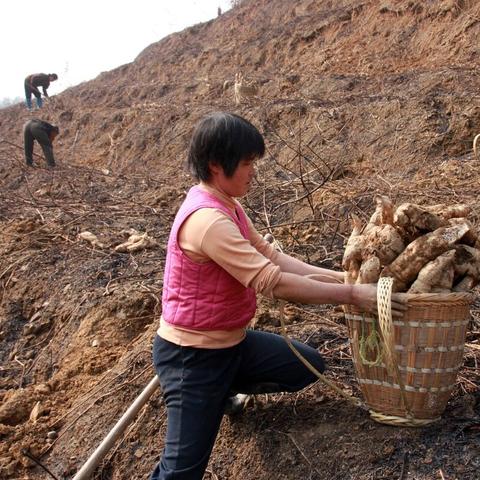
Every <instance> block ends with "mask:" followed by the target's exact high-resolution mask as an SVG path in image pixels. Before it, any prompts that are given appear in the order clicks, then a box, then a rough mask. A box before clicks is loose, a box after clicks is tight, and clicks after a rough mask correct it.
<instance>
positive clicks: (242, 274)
mask: <svg viewBox="0 0 480 480" xmlns="http://www.w3.org/2000/svg"><path fill="white" fill-rule="evenodd" d="M200 186H201V188H204V189H205V190H207V191H208V192H210V193H211V194H213V195H215V196H216V197H217V198H219V199H220V200H221V201H222V203H224V204H225V205H226V206H227V207H229V208H231V209H232V211H234V208H235V204H237V205H238V202H237V201H236V200H235V199H234V198H232V197H228V196H226V195H225V194H223V193H222V192H219V191H218V190H216V189H213V188H212V187H210V186H208V185H206V184H204V183H201V184H200ZM249 230H250V241H249V240H246V239H244V238H243V237H242V235H241V233H240V232H239V230H238V228H237V226H236V225H235V223H234V222H233V221H232V220H231V219H230V218H229V217H228V216H227V215H225V214H224V213H223V212H222V211H220V210H217V209H213V208H201V209H199V210H197V211H196V212H194V213H192V215H190V217H188V218H187V220H185V222H184V224H183V226H182V227H181V229H180V231H179V244H180V247H181V248H182V250H183V252H184V253H185V255H187V256H188V257H189V258H190V259H192V260H193V261H195V262H208V261H212V260H213V261H214V262H216V263H217V264H218V265H220V266H221V267H223V268H224V269H225V270H227V272H228V273H230V275H232V276H233V277H235V278H236V279H237V280H238V281H239V282H240V283H242V285H244V286H245V287H251V288H253V289H254V290H255V291H256V292H257V293H261V294H262V295H264V296H267V297H270V298H272V297H273V294H272V290H273V289H274V288H275V286H276V284H277V282H278V281H279V279H280V273H281V272H280V267H279V266H277V265H276V264H275V259H276V256H277V255H278V254H277V252H276V251H275V248H274V247H273V246H272V245H270V244H269V243H268V242H267V241H265V240H264V239H263V237H262V235H260V234H259V233H258V232H257V230H256V229H255V227H254V226H253V224H252V222H251V221H250V220H249ZM157 333H158V335H159V336H160V337H162V338H164V339H165V340H167V341H169V342H172V343H175V344H177V345H181V346H184V347H198V348H227V347H231V346H233V345H236V344H237V343H239V342H241V341H242V340H243V338H244V337H245V329H244V328H240V329H236V330H209V331H199V330H191V329H186V328H181V327H176V326H173V325H170V324H168V323H167V322H165V321H164V320H163V318H160V328H159V329H158V331H157Z"/></svg>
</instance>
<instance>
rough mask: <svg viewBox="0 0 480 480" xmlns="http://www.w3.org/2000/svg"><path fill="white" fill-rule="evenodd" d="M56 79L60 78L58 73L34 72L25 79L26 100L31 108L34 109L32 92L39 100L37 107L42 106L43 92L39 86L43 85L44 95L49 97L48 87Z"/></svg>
mask: <svg viewBox="0 0 480 480" xmlns="http://www.w3.org/2000/svg"><path fill="white" fill-rule="evenodd" d="M55 80H58V75H57V74H56V73H48V74H47V73H34V74H33V75H29V76H28V77H27V78H26V79H25V82H24V86H25V102H26V103H27V108H28V109H29V110H31V109H32V94H33V95H34V96H35V99H36V101H37V108H42V105H43V102H42V94H41V93H40V90H39V89H38V87H42V89H43V96H44V97H46V98H48V93H47V89H48V87H49V86H50V82H54V81H55Z"/></svg>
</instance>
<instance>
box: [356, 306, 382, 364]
mask: <svg viewBox="0 0 480 480" xmlns="http://www.w3.org/2000/svg"><path fill="white" fill-rule="evenodd" d="M361 323H362V336H361V337H360V341H359V354H360V360H361V361H362V363H363V364H364V365H368V366H369V367H377V366H378V365H380V364H381V363H382V359H383V349H382V348H381V338H380V334H379V333H378V330H377V326H376V324H377V321H376V319H375V318H373V321H372V329H371V331H370V334H369V335H368V337H367V338H365V323H366V320H365V314H364V315H363V320H362V322H361ZM368 352H371V353H373V354H375V358H374V360H369V359H368V358H367V356H368Z"/></svg>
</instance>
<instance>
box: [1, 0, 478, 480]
mask: <svg viewBox="0 0 480 480" xmlns="http://www.w3.org/2000/svg"><path fill="white" fill-rule="evenodd" d="M479 19H480V6H478V5H477V2H469V1H459V0H458V1H428V2H414V1H411V2H410V1H409V2H407V1H387V2H380V1H370V2H368V1H364V2H360V1H353V0H350V1H349V0H341V1H335V2H334V1H324V2H317V1H307V0H305V1H298V2H295V3H293V2H291V1H288V0H270V1H267V0H259V1H255V2H253V1H243V2H241V4H240V6H238V7H236V8H234V9H232V10H231V11H230V12H228V13H227V14H225V15H223V16H222V17H220V18H218V19H215V20H212V21H211V22H208V23H205V24H201V25H197V26H195V27H192V28H190V29H187V30H185V31H183V32H180V33H178V34H174V35H171V36H169V37H167V38H165V39H163V40H162V41H160V42H158V43H156V44H153V45H151V46H149V47H148V48H147V49H145V50H144V51H143V52H142V53H141V54H140V55H139V56H138V58H137V59H136V60H135V61H134V62H133V63H131V64H128V65H124V66H122V67H119V68H117V69H115V70H113V71H111V72H105V73H102V74H101V75H99V77H97V78H96V79H95V80H92V81H90V82H86V83H83V84H81V85H79V86H76V87H73V88H71V89H69V90H68V91H66V92H64V93H62V94H60V95H58V96H56V97H55V98H53V99H52V101H51V102H50V103H49V104H48V105H47V107H46V108H44V109H43V110H42V111H41V118H44V119H46V120H50V121H52V122H55V123H58V124H59V125H60V128H61V132H62V133H61V135H60V137H59V139H58V143H57V145H56V149H55V151H56V155H57V157H58V159H59V163H60V167H61V168H59V169H58V170H56V171H55V172H54V173H51V172H48V171H46V170H44V169H43V163H42V161H39V163H38V165H39V168H36V169H34V170H33V171H26V170H25V168H24V167H23V164H22V152H21V149H20V148H19V146H21V126H22V124H23V123H24V122H25V120H26V119H27V118H29V115H28V114H27V112H25V111H24V109H23V108H22V106H15V107H11V108H8V109H4V110H2V111H1V112H0V139H1V140H2V142H1V143H0V182H1V188H0V221H1V222H2V228H1V229H0V302H1V303H0V331H1V333H0V335H1V340H2V343H1V347H0V360H1V369H0V381H1V393H0V395H1V400H2V405H1V406H0V441H1V442H2V443H1V447H0V469H1V470H0V478H12V479H13V478H18V479H20V478H32V479H37V478H38V479H46V478H51V475H50V474H48V473H46V472H45V471H44V470H43V469H42V468H41V467H39V466H38V465H36V464H35V463H34V462H33V461H32V460H29V459H28V457H26V456H25V455H24V454H22V449H28V451H29V452H30V455H31V456H32V455H33V456H34V457H35V458H38V459H39V462H40V463H42V464H43V465H44V466H45V467H46V468H48V469H49V470H50V472H52V473H53V474H54V475H55V476H56V477H57V478H71V477H72V476H73V474H74V472H75V471H76V469H77V468H79V466H81V465H82V463H83V462H84V461H85V459H86V458H87V457H88V455H89V453H90V452H91V451H92V450H93V449H94V448H95V446H96V445H97V444H98V443H99V441H100V440H101V439H102V438H103V436H105V435H106V433H107V432H108V430H109V428H110V427H111V426H112V425H113V424H114V423H115V421H116V419H117V418H118V417H119V416H120V415H121V413H122V412H123V411H124V410H125V409H126V407H127V406H128V404H129V403H130V402H131V401H132V400H133V398H134V397H135V396H136V395H137V394H138V392H139V391H140V390H141V389H142V388H143V386H144V385H145V384H146V383H147V382H148V381H149V380H150V378H151V376H152V374H153V372H152V370H151V368H150V344H151V339H152V337H153V334H154V331H155V328H156V319H155V315H156V314H158V312H159V311H160V308H161V306H160V302H159V298H160V296H161V278H162V268H163V258H164V247H165V238H166V235H167V233H168V228H169V225H170V223H171V221H172V218H173V214H174V212H175V209H176V208H177V206H178V204H179V202H180V201H181V198H182V196H183V194H184V192H185V189H186V188H188V185H190V183H191V180H190V179H189V177H188V176H187V175H186V174H185V173H183V171H182V169H181V162H182V159H183V157H184V153H185V148H186V145H187V142H188V138H189V134H190V132H191V128H192V125H193V124H194V123H195V121H196V120H197V119H198V118H199V117H201V116H202V115H203V114H204V113H206V112H208V111H211V110H214V109H228V110H232V111H235V112H238V113H240V114H242V115H244V116H246V117H248V118H249V119H251V120H252V121H253V122H254V123H255V124H256V125H258V126H259V128H260V129H261V130H262V131H263V133H264V134H265V137H266V140H267V145H268V154H267V156H266V158H265V160H264V162H263V163H262V165H260V166H259V173H258V182H257V183H258V184H257V185H256V187H255V188H254V189H253V191H252V192H251V194H250V195H249V196H248V198H246V199H245V205H246V207H247V209H248V211H249V213H250V215H251V216H252V218H254V220H255V221H256V223H257V225H258V227H259V228H266V227H267V226H268V225H270V226H271V227H272V231H273V233H274V234H275V235H276V236H277V237H278V238H279V239H280V240H281V241H282V243H283V245H284V247H285V248H286V249H287V250H288V251H289V252H291V253H294V254H296V255H299V256H301V257H302V258H305V259H307V260H308V261H311V262H315V263H317V264H321V265H326V266H333V267H336V268H339V260H340V258H341V249H342V245H343V240H344V237H345V235H347V234H348V231H349V226H348V224H347V221H346V218H347V216H348V214H349V213H351V212H354V213H357V214H359V215H360V216H363V217H367V216H368V215H369V214H370V213H371V210H372V203H371V199H372V195H373V194H374V193H383V194H387V195H389V196H391V197H392V198H393V199H394V200H395V201H397V202H399V201H403V200H409V201H415V202H419V203H439V202H440V201H442V202H468V203H470V204H472V206H473V220H474V222H475V223H476V224H477V226H478V221H479V220H478V215H479V212H480V210H479V202H478V190H479V174H478V167H479V161H478V160H477V159H475V158H474V157H473V156H472V153H471V142H472V138H473V136H474V135H475V134H476V133H479V131H480V126H479V125H480V122H479V120H480V103H479V94H478V92H479V91H480V89H479V87H480V81H479V78H478V74H477V73H476V68H475V67H476V59H477V58H478V48H479V47H478V43H477V39H478V35H479V29H480V22H479ZM238 70H241V71H243V73H244V75H245V76H246V77H247V78H249V79H251V80H252V81H255V82H256V83H257V85H258V86H259V98H258V99H255V100H251V101H249V102H246V103H244V104H242V105H241V106H236V105H235V104H234V103H233V93H232V89H231V88H227V89H226V90H225V91H224V90H223V88H222V87H223V84H224V81H225V80H232V78H233V76H234V73H235V72H236V71H238ZM39 116H40V115H39ZM128 228H135V229H137V230H139V231H142V232H144V231H147V232H148V233H149V234H150V235H152V236H153V237H154V238H155V239H156V240H157V241H158V244H159V245H158V247H157V248H153V249H150V250H144V251H141V252H138V253H135V254H132V255H128V254H119V253H115V252H114V251H113V247H114V246H115V245H117V244H118V243H120V242H121V241H122V240H123V239H124V236H125V233H122V231H124V230H126V229H128ZM84 230H90V231H92V232H94V233H95V234H97V235H98V237H99V238H100V241H101V242H102V243H103V245H104V246H103V247H102V248H99V247H92V246H91V245H90V244H88V243H85V242H82V241H80V240H79V239H78V233H79V232H81V231H84ZM276 317H277V315H276V312H275V309H274V306H273V305H270V304H267V303H262V305H261V307H260V309H259V315H258V316H257V318H256V328H265V329H269V330H272V331H278V324H277V320H276ZM473 317H474V322H473V323H472V329H471V333H470V334H469V337H468V342H469V343H470V344H472V345H478V342H479V335H480V334H479V330H480V326H479V320H478V319H479V315H478V307H477V306H475V307H474V309H473ZM332 321H335V322H336V323H332ZM289 322H290V325H289V327H288V328H289V333H290V334H291V335H292V336H296V337H299V338H302V339H304V340H308V341H309V342H310V343H311V344H312V345H315V346H317V347H318V348H319V349H320V350H321V351H322V352H323V353H324V355H325V356H326V357H327V358H328V360H329V363H330V365H331V369H330V374H331V376H332V377H333V378H336V379H337V380H338V381H339V382H340V383H341V384H343V385H344V387H345V388H346V389H348V390H353V391H354V392H355V393H358V392H357V388H356V385H355V382H354V376H353V369H352V363H351V359H350V357H349V350H348V344H347V342H346V329H345V326H344V324H343V321H342V318H341V315H339V313H338V312H336V311H332V310H331V309H328V308H305V307H302V306H291V307H290V312H289ZM478 360H479V355H478V350H475V349H473V347H471V348H469V349H467V352H466V359H465V366H464V367H463V368H462V371H461V375H460V382H459V384H458V387H457V389H456V390H455V392H454V395H453V398H452V402H451V403H450V405H449V406H448V408H447V411H446V413H445V416H444V419H443V420H442V422H441V423H440V424H439V425H438V426H434V427H431V428H428V429H423V430H408V429H394V428H390V427H384V426H379V425H377V424H374V423H372V422H371V421H370V420H369V419H368V416H367V415H366V414H364V413H363V412H362V411H359V410H356V409H354V408H353V407H350V406H349V405H348V404H346V403H345V402H344V401H343V400H340V399H339V398H337V397H336V396H335V395H334V394H332V393H331V392H329V391H327V390H326V389H325V388H323V387H321V386H315V387H313V388H311V389H309V390H308V391H306V392H303V393H301V394H299V395H295V396H273V397H271V398H269V399H268V401H266V399H265V398H258V399H257V402H256V404H255V406H254V408H252V409H251V410H250V411H249V413H248V414H247V415H245V416H243V417H241V418H239V419H236V420H235V421H228V420H227V421H225V422H224V425H223V426H222V431H221V434H220V437H219V439H218V442H217V446H216V449H215V451H214V454H213V456H212V462H211V465H210V467H209V474H208V475H209V477H210V478H220V479H226V478H244V479H253V478H255V479H259V478H260V479H266V478H272V477H273V478H279V479H280V478H283V479H300V478H314V479H327V478H328V479H331V478H338V479H348V478H351V479H356V480H357V479H362V480H363V479H381V478H385V479H387V478H389V479H390V478H399V479H406V478H410V479H422V480H423V479H437V478H439V479H440V478H442V475H443V476H444V477H445V478H448V479H453V478H458V479H468V480H469V479H477V478H479V475H478V471H479V460H478V459H479V453H480V452H479V447H478V445H479V423H478V422H479V421H478V415H479V395H478V385H479V377H478V370H477V366H478ZM36 405H38V407H37V408H35V409H34V407H35V406H36ZM32 410H33V411H34V412H35V413H34V415H33V416H32V419H29V417H30V415H31V412H32ZM164 428H165V412H164V407H163V405H162V402H161V398H160V396H159V395H155V396H154V398H153V399H152V401H150V402H149V404H148V405H147V407H146V408H145V409H144V410H143V411H142V413H141V415H140V417H139V418H138V419H137V421H136V422H135V424H134V425H133V426H132V427H131V429H129V430H128V431H127V432H126V433H125V435H124V437H123V438H122V440H121V442H119V443H118V444H117V445H116V446H115V448H114V449H113V450H112V451H111V452H109V454H108V455H107V457H106V458H105V461H104V462H103V464H102V465H101V467H100V468H99V469H98V471H97V474H96V475H97V478H105V479H107V478H114V479H126V478H145V477H146V476H147V474H148V472H149V471H150V470H151V468H152V466H153V464H154V463H155V461H156V458H157V456H158V455H159V452H160V450H161V445H162V435H163V432H164ZM53 431H55V432H56V433H57V435H58V437H57V438H56V439H52V440H54V441H48V440H47V435H48V433H49V432H53ZM52 435H53V434H52ZM208 475H207V476H208Z"/></svg>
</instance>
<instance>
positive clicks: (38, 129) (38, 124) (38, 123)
mask: <svg viewBox="0 0 480 480" xmlns="http://www.w3.org/2000/svg"><path fill="white" fill-rule="evenodd" d="M58 132H59V128H58V127H57V126H56V125H51V124H50V123H48V122H45V121H43V120H39V119H38V118H34V119H32V120H29V121H28V122H27V123H25V125H24V126H23V139H24V146H25V161H26V162H27V165H28V166H30V167H31V166H33V146H34V143H35V140H36V141H37V142H38V143H39V144H40V146H41V147H42V150H43V154H44V155H45V160H46V162H47V166H48V167H49V168H52V167H54V166H55V158H54V156H53V145H52V142H53V140H54V139H55V137H56V136H57V135H58Z"/></svg>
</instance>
